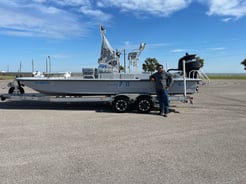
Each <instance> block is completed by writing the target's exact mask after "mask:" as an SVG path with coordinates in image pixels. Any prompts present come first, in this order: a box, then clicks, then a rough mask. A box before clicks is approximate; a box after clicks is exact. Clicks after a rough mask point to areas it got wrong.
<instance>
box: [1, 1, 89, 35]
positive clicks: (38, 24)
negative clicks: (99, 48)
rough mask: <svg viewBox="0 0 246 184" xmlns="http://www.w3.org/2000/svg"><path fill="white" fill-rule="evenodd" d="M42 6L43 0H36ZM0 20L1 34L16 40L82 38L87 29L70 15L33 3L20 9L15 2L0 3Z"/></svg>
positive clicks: (73, 15) (51, 7) (62, 10)
mask: <svg viewBox="0 0 246 184" xmlns="http://www.w3.org/2000/svg"><path fill="white" fill-rule="evenodd" d="M35 2H37V0H35ZM42 2H45V0H43V1H41V0H39V3H42ZM0 19H1V21H0V33H1V34H8V35H16V36H37V37H52V38H67V37H73V36H74V37H77V36H82V35H84V34H85V33H86V28H87V27H86V24H82V23H80V20H79V19H78V18H77V16H76V15H75V14H73V13H71V12H69V11H66V10H64V9H62V8H59V7H55V6H52V5H50V6H47V5H43V4H37V3H33V2H31V3H25V4H24V5H23V3H19V2H17V1H16V2H14V1H12V2H9V1H6V0H4V1H1V2H0Z"/></svg>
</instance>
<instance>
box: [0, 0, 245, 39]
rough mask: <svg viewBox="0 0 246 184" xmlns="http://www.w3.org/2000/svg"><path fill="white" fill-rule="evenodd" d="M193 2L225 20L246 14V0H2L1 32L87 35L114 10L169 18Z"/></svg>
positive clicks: (42, 35) (70, 35)
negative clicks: (92, 27)
mask: <svg viewBox="0 0 246 184" xmlns="http://www.w3.org/2000/svg"><path fill="white" fill-rule="evenodd" d="M194 2H196V3H197V2H199V3H202V4H203V5H206V6H208V11H207V14H208V15H209V16H212V15H218V16H222V17H223V18H222V21H223V22H228V21H232V20H237V19H239V18H241V17H242V16H245V15H246V1H245V0H153V1H150V0H117V1H116V0H97V1H96V0H59V1H58V0H21V1H20V0H1V1H0V20H1V21H0V34H7V35H16V36H35V37H48V38H71V37H82V36H85V35H86V33H87V32H88V30H89V29H90V27H91V26H92V25H93V26H95V25H98V24H99V23H102V24H104V23H108V22H110V21H112V19H113V18H114V15H113V13H112V9H114V10H115V9H116V10H118V11H119V12H122V13H128V14H132V15H135V16H136V17H137V18H140V17H141V18H143V17H148V16H156V17H168V16H171V15H172V14H174V13H175V12H178V11H180V10H182V9H184V8H187V7H189V5H190V4H192V3H194Z"/></svg>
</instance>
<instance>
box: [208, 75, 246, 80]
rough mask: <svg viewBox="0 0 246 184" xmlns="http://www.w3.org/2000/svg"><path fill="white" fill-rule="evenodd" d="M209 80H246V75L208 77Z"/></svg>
mask: <svg viewBox="0 0 246 184" xmlns="http://www.w3.org/2000/svg"><path fill="white" fill-rule="evenodd" d="M208 77H209V79H211V80H212V79H224V80H246V74H245V75H243V74H240V75H237V74H235V75H233V74H222V75H216V74H213V75H208Z"/></svg>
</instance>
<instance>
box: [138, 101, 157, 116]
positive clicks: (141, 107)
mask: <svg viewBox="0 0 246 184" xmlns="http://www.w3.org/2000/svg"><path fill="white" fill-rule="evenodd" d="M136 107H137V110H138V112H139V113H149V112H150V111H151V110H152V108H153V102H152V100H151V99H150V98H140V99H138V100H137V102H136Z"/></svg>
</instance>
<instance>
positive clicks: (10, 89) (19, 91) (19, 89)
mask: <svg viewBox="0 0 246 184" xmlns="http://www.w3.org/2000/svg"><path fill="white" fill-rule="evenodd" d="M15 90H16V89H15V87H11V88H9V94H13V93H14V92H15ZM17 93H20V94H24V93H25V90H24V89H23V87H18V91H17Z"/></svg>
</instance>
